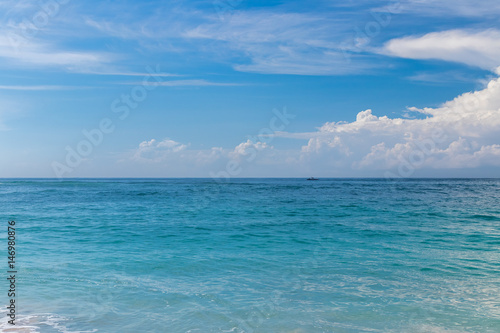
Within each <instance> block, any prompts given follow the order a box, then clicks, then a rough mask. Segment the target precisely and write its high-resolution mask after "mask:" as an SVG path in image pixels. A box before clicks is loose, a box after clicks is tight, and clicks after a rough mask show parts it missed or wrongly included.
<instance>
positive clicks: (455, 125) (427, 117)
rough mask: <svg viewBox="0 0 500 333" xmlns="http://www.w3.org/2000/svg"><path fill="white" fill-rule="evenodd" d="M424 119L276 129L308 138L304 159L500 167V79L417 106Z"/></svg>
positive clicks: (371, 118) (360, 118)
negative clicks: (296, 130)
mask: <svg viewBox="0 0 500 333" xmlns="http://www.w3.org/2000/svg"><path fill="white" fill-rule="evenodd" d="M410 110H411V111H413V112H417V113H419V114H420V119H401V118H394V119H393V118H389V117H387V116H383V117H377V116H375V115H374V114H373V113H372V111H371V110H366V111H362V112H360V113H358V115H357V117H356V121H354V122H350V123H347V122H331V123H325V124H324V125H323V126H322V127H320V128H319V129H318V131H317V132H314V133H277V135H278V136H281V137H288V138H297V139H306V138H307V139H308V143H307V145H305V146H303V147H302V151H301V161H305V162H307V163H323V165H324V166H330V167H336V168H348V169H350V168H352V169H358V170H361V171H362V170H388V169H394V168H395V169H396V170H399V173H400V174H402V175H403V176H410V175H411V174H408V172H407V171H404V170H408V169H413V170H417V169H422V168H432V169H439V168H443V169H446V168H453V169H456V168H475V167H483V166H500V136H499V134H498V133H500V79H495V80H492V81H491V82H490V83H489V84H488V86H487V87H486V88H485V89H483V90H480V91H476V92H470V93H465V94H463V95H461V96H458V97H457V98H455V99H454V100H452V101H449V102H446V103H444V104H443V105H442V106H441V107H438V108H424V109H416V108H410Z"/></svg>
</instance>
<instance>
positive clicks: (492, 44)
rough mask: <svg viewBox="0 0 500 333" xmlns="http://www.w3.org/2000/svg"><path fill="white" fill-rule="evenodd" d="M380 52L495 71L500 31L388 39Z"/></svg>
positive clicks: (499, 62) (491, 30) (498, 53)
mask: <svg viewBox="0 0 500 333" xmlns="http://www.w3.org/2000/svg"><path fill="white" fill-rule="evenodd" d="M382 53H385V54H387V55H392V56H396V57H401V58H408V59H439V60H445V61H453V62H458V63H463V64H467V65H470V66H476V67H480V68H483V69H487V70H491V71H497V70H498V67H499V66H500V31H499V30H495V29H490V30H485V31H468V30H448V31H442V32H433V33H429V34H426V35H423V36H409V37H404V38H397V39H393V40H390V41H388V42H387V43H386V44H385V45H384V47H383V50H382Z"/></svg>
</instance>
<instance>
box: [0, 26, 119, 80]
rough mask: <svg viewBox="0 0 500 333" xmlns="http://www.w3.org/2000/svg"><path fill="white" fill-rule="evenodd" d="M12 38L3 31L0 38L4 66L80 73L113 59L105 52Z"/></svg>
mask: <svg viewBox="0 0 500 333" xmlns="http://www.w3.org/2000/svg"><path fill="white" fill-rule="evenodd" d="M12 38H14V37H12V35H11V34H9V32H5V31H4V33H3V34H2V35H1V36H0V58H3V59H4V64H5V63H7V64H23V65H29V66H31V67H38V68H47V67H48V68H51V67H59V68H63V69H65V70H69V71H74V72H82V71H88V70H91V69H96V68H99V67H101V66H103V65H104V64H109V63H111V62H112V61H113V60H114V59H115V57H114V56H113V55H112V54H110V53H107V52H92V51H75V50H64V49H60V48H58V47H57V46H55V45H53V44H50V43H43V42H39V41H34V40H28V39H22V40H13V39H12ZM16 38H17V37H16Z"/></svg>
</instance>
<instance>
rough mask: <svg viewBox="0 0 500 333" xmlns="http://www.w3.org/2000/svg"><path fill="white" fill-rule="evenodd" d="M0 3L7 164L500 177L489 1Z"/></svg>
mask: <svg viewBox="0 0 500 333" xmlns="http://www.w3.org/2000/svg"><path fill="white" fill-rule="evenodd" d="M0 10H1V14H2V15H1V16H0V20H1V21H0V22H1V30H2V31H1V34H0V70H1V73H2V75H1V77H0V102H1V103H0V140H1V142H2V144H1V146H0V154H1V155H0V156H2V159H1V160H0V177H212V176H215V175H218V176H223V177H226V176H231V177H304V176H311V175H315V176H319V177H443V176H456V177H478V176H484V177H498V176H500V173H499V171H498V167H499V166H500V142H499V141H500V140H499V135H498V133H499V129H500V100H499V97H498V96H500V94H499V93H500V82H499V80H498V75H499V74H500V73H499V68H500V23H499V22H498V17H499V15H500V3H499V2H498V1H489V0H486V1H482V2H480V3H477V2H474V1H465V0H462V1H449V0H433V1H431V0H404V1H400V2H399V1H371V0H361V1H327V0H324V1H307V2H304V1H244V0H216V1H85V2H83V1H75V0H40V1H3V2H2V3H1V4H0ZM85 133H87V135H86V134H85ZM89 133H90V134H89Z"/></svg>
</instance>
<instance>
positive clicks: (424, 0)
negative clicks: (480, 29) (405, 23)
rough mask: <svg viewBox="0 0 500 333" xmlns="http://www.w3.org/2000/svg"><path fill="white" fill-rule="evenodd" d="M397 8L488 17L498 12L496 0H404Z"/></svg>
mask: <svg viewBox="0 0 500 333" xmlns="http://www.w3.org/2000/svg"><path fill="white" fill-rule="evenodd" d="M399 3H400V6H399V10H400V11H401V12H407V13H412V14H414V15H415V14H424V15H427V16H438V17H443V16H461V17H480V16H482V17H483V18H484V17H490V16H495V15H498V14H500V3H499V2H498V1H497V0H483V1H470V0H406V1H401V2H399Z"/></svg>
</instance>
